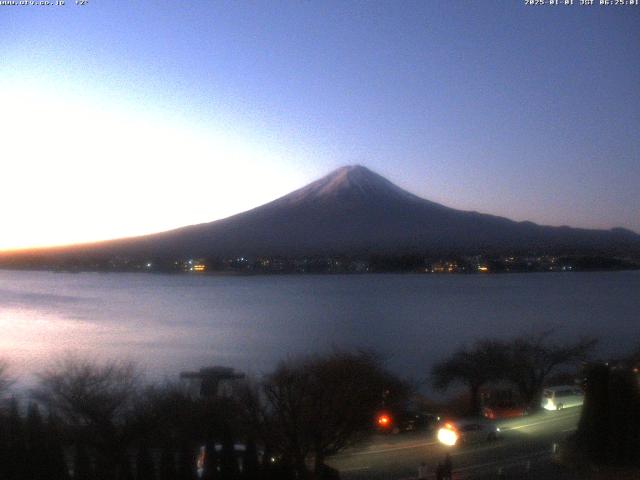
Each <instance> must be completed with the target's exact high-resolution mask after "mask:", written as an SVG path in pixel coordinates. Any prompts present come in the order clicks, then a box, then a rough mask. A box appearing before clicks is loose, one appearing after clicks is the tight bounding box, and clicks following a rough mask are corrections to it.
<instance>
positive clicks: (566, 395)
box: [542, 385, 584, 410]
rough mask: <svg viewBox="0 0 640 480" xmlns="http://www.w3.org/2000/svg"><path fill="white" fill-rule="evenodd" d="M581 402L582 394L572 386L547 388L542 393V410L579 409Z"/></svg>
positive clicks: (582, 399)
mask: <svg viewBox="0 0 640 480" xmlns="http://www.w3.org/2000/svg"><path fill="white" fill-rule="evenodd" d="M583 402H584V392H583V391H582V390H581V389H580V388H578V387H576V386H574V385H560V386H557V387H548V388H545V389H544V391H543V392H542V408H544V409H545V410H562V409H563V408H567V407H579V406H580V405H582V404H583Z"/></svg>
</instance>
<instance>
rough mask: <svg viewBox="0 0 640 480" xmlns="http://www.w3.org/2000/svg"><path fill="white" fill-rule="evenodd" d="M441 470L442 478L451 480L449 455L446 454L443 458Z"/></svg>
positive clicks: (451, 466) (451, 467)
mask: <svg viewBox="0 0 640 480" xmlns="http://www.w3.org/2000/svg"><path fill="white" fill-rule="evenodd" d="M443 470H444V478H445V479H446V480H451V475H452V470H453V465H452V463H451V455H449V454H448V453H447V454H446V455H445V456H444V465H443Z"/></svg>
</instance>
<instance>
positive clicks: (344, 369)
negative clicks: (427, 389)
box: [263, 351, 408, 478]
mask: <svg viewBox="0 0 640 480" xmlns="http://www.w3.org/2000/svg"><path fill="white" fill-rule="evenodd" d="M263 391H264V398H265V399H266V408H267V413H268V415H267V416H268V418H269V426H270V428H271V429H272V432H271V438H270V443H271V444H272V445H274V447H275V448H276V450H277V451H279V452H281V453H282V455H283V459H282V462H284V464H288V465H290V466H291V467H292V468H293V470H294V472H295V475H296V477H297V478H304V477H306V476H307V475H308V472H307V466H306V463H307V460H313V462H314V470H315V472H316V473H319V472H320V471H321V470H323V467H324V459H325V458H326V456H328V455H331V454H335V453H338V452H339V451H341V450H342V449H344V448H345V447H347V446H349V445H350V444H352V443H353V442H354V441H355V440H357V439H358V438H359V436H360V435H361V434H362V433H363V432H365V431H367V430H369V429H370V427H371V425H372V422H373V418H374V416H375V413H376V411H377V410H378V409H379V408H380V405H381V401H382V396H383V393H384V392H385V391H389V392H394V393H393V394H391V393H390V396H391V397H392V396H394V395H397V396H401V395H400V393H406V392H407V391H408V388H407V387H406V385H405V384H404V383H403V382H402V381H400V380H399V379H398V378H396V377H395V376H393V375H392V374H390V373H389V372H388V371H387V370H385V369H384V368H383V366H382V364H381V362H380V360H379V358H378V357H377V356H376V355H374V354H372V353H370V352H356V353H351V352H344V351H336V352H333V353H331V354H328V355H324V356H309V357H305V358H302V359H300V360H299V361H290V362H288V363H282V364H281V365H280V366H279V367H278V368H277V369H276V371H275V372H274V373H273V374H272V375H270V376H269V377H268V378H267V379H266V381H265V383H264V390H263Z"/></svg>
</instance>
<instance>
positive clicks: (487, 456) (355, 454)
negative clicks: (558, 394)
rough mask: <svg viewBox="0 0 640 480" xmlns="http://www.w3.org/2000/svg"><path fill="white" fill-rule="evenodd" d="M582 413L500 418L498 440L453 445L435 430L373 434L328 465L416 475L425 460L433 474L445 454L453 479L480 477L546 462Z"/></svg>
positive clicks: (350, 474) (344, 471)
mask: <svg viewBox="0 0 640 480" xmlns="http://www.w3.org/2000/svg"><path fill="white" fill-rule="evenodd" d="M579 415H580V408H579V407H578V408H571V409H565V410H562V411H559V412H546V411H543V412H540V413H538V414H535V415H530V416H527V417H520V418H517V419H509V420H501V421H497V422H496V424H497V425H498V426H499V427H500V430H501V438H500V439H499V440H497V441H495V442H486V443H479V444H474V445H464V446H455V447H446V446H444V445H441V444H440V443H439V442H437V440H436V439H435V434H434V432H431V433H428V432H420V433H418V432H416V433H406V434H400V435H395V436H391V435H381V436H374V437H372V438H371V439H370V440H369V441H368V442H367V443H365V444H362V445H359V446H358V447H356V448H352V449H350V450H348V451H345V452H343V453H341V454H340V455H336V456H334V457H332V458H331V459H329V461H328V462H327V463H328V464H329V465H331V466H332V467H334V468H337V469H338V470H339V471H340V475H341V477H342V478H343V479H344V480H361V479H372V480H382V479H385V480H398V479H403V478H410V477H415V476H416V474H417V469H418V465H419V464H420V462H422V461H424V462H426V463H427V465H428V466H429V470H430V471H431V472H433V471H434V470H435V466H436V465H437V463H438V462H441V461H442V459H443V458H444V455H445V453H446V452H449V453H450V455H451V457H452V461H453V466H454V473H455V475H454V478H469V477H473V476H482V475H486V474H487V473H490V472H497V470H498V468H501V467H502V468H504V469H505V470H509V469H511V470H513V469H515V468H521V469H524V468H526V463H527V461H530V462H532V464H535V463H536V462H540V461H541V460H542V459H546V460H548V458H549V455H550V453H551V449H552V445H553V443H554V442H558V441H559V440H562V439H563V438H564V437H566V436H567V435H568V434H569V433H570V432H572V431H574V430H575V428H576V426H577V423H578V419H579Z"/></svg>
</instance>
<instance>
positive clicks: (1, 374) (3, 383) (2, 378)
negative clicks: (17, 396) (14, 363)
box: [0, 359, 14, 399]
mask: <svg viewBox="0 0 640 480" xmlns="http://www.w3.org/2000/svg"><path fill="white" fill-rule="evenodd" d="M13 382H14V380H13V378H12V377H11V376H10V375H9V362H7V361H6V360H3V359H0V399H2V398H4V397H5V395H6V394H7V393H8V392H9V389H10V388H11V385H13Z"/></svg>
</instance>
